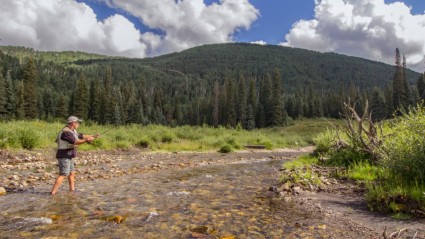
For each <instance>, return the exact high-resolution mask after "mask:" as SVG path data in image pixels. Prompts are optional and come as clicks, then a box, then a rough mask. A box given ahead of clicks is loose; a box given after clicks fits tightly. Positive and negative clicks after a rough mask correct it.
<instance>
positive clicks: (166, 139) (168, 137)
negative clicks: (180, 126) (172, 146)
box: [161, 132, 176, 143]
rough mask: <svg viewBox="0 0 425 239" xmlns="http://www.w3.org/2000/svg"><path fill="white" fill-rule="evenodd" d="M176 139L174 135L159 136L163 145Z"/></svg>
mask: <svg viewBox="0 0 425 239" xmlns="http://www.w3.org/2000/svg"><path fill="white" fill-rule="evenodd" d="M174 138H176V136H175V135H174V134H172V133H171V132H170V133H165V134H163V135H162V136H161V142H163V143H171V142H172V141H173V139H174Z"/></svg>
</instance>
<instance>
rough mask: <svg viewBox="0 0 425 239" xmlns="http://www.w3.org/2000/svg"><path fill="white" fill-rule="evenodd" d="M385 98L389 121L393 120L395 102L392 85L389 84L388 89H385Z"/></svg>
mask: <svg viewBox="0 0 425 239" xmlns="http://www.w3.org/2000/svg"><path fill="white" fill-rule="evenodd" d="M384 96H385V105H386V112H387V119H389V118H392V117H393V113H394V110H395V109H394V106H393V103H394V100H393V96H394V93H393V88H392V84H389V85H388V86H387V88H386V89H385V92H384Z"/></svg>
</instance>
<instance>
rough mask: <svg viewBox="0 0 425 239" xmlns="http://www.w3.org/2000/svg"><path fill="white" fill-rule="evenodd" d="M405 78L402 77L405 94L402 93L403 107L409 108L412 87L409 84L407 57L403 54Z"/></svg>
mask: <svg viewBox="0 0 425 239" xmlns="http://www.w3.org/2000/svg"><path fill="white" fill-rule="evenodd" d="M402 68H403V75H402V76H403V78H402V87H403V95H402V100H403V102H402V104H403V107H404V108H405V109H407V108H408V107H409V105H410V104H411V101H410V89H409V84H408V83H407V72H406V71H407V67H406V57H405V56H404V54H403V65H402Z"/></svg>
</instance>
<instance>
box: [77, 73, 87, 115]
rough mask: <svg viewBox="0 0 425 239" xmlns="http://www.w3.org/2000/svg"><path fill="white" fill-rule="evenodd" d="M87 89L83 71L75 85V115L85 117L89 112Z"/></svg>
mask: <svg viewBox="0 0 425 239" xmlns="http://www.w3.org/2000/svg"><path fill="white" fill-rule="evenodd" d="M89 99H90V98H89V90H88V87H87V82H86V77H85V76H84V74H83V73H81V74H80V78H79V79H78V81H77V87H76V89H75V99H74V102H75V111H74V113H75V115H77V116H79V117H81V118H83V119H87V118H88V113H89Z"/></svg>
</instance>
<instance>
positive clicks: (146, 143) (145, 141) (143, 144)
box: [135, 139, 149, 149]
mask: <svg viewBox="0 0 425 239" xmlns="http://www.w3.org/2000/svg"><path fill="white" fill-rule="evenodd" d="M135 146H136V147H138V148H143V149H146V148H149V140H148V139H140V140H139V141H138V142H137V143H136V144H135Z"/></svg>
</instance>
